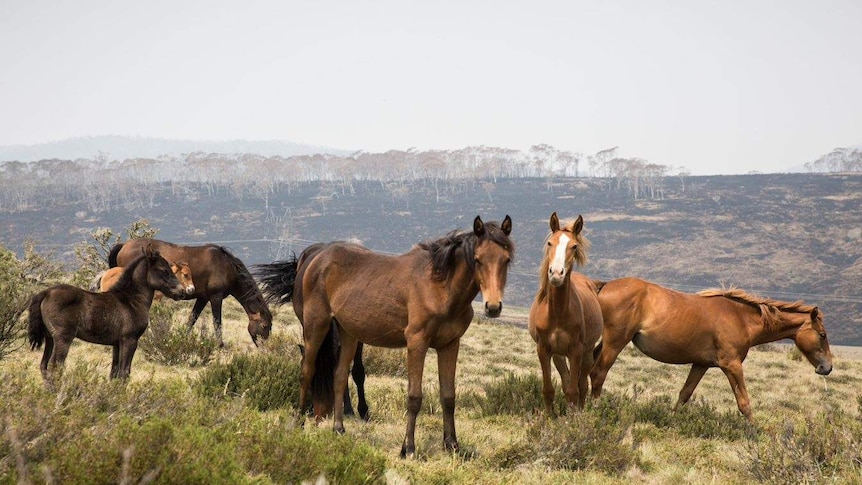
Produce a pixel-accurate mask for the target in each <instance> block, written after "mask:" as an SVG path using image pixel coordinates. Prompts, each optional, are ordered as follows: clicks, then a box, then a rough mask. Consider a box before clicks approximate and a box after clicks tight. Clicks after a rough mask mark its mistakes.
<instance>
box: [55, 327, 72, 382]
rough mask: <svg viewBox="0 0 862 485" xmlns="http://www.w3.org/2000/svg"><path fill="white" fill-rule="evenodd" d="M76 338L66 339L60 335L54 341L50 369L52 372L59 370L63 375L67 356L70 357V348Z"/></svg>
mask: <svg viewBox="0 0 862 485" xmlns="http://www.w3.org/2000/svg"><path fill="white" fill-rule="evenodd" d="M72 340H74V337H71V338H70V337H66V336H60V335H58V336H57V338H55V339H54V352H53V353H52V354H51V361H50V364H49V365H50V367H51V370H52V371H54V370H57V371H59V372H60V373H62V370H63V366H64V365H65V364H66V356H68V355H69V347H70V346H71V345H72Z"/></svg>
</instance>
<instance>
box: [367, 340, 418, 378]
mask: <svg viewBox="0 0 862 485" xmlns="http://www.w3.org/2000/svg"><path fill="white" fill-rule="evenodd" d="M362 349H363V350H362V364H363V365H364V366H365V372H366V373H367V374H368V375H373V376H388V377H402V378H405V379H406V378H407V350H406V349H387V348H383V347H372V346H370V345H364V346H363V347H362Z"/></svg>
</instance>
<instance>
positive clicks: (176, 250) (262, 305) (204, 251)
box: [108, 238, 272, 346]
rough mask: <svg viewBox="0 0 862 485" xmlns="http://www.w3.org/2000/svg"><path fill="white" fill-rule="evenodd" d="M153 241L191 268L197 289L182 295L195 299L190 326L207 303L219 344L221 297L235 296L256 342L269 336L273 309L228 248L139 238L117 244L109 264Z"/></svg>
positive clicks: (122, 260) (123, 262) (121, 262)
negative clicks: (189, 293) (186, 244)
mask: <svg viewBox="0 0 862 485" xmlns="http://www.w3.org/2000/svg"><path fill="white" fill-rule="evenodd" d="M150 244H152V245H153V247H154V248H155V249H157V250H158V251H160V252H161V253H162V254H163V255H164V256H165V257H166V258H168V259H170V260H173V261H185V262H187V263H188V265H189V267H190V268H194V271H193V272H192V280H193V283H194V292H193V293H192V294H191V295H188V296H186V297H185V298H183V299H194V300H195V305H194V308H192V312H191V314H190V315H189V319H188V322H187V326H188V328H189V329H191V328H192V327H193V326H194V324H195V322H196V321H197V319H198V317H199V316H200V314H201V312H202V311H203V309H204V307H205V306H206V304H207V303H209V304H210V308H211V309H212V314H213V327H214V328H215V333H216V336H217V338H218V341H219V344H220V345H221V346H224V340H223V339H222V301H223V300H224V299H225V298H227V297H228V296H233V297H234V298H236V299H237V301H239V303H240V305H242V308H243V309H244V310H245V313H246V315H248V333H249V335H251V339H252V341H253V342H254V343H255V345H257V343H258V338H263V339H266V338H267V337H269V333H270V331H271V329H272V313H270V311H269V307H268V306H267V304H266V301H264V298H263V295H262V294H261V292H260V290H259V289H258V287H257V282H255V280H254V277H252V275H251V273H249V271H248V269H247V268H246V267H245V265H244V264H243V262H242V261H240V259H239V258H237V257H236V256H234V255H233V254H231V252H230V251H228V250H227V249H226V248H224V247H222V246H217V245H215V244H206V245H203V246H182V245H179V244H173V243H169V242H166V241H160V240H158V239H150V238H139V239H131V240H129V241H126V242H125V243H118V244H115V245H114V247H113V248H111V252H110V254H109V255H108V266H110V267H112V268H113V267H115V266H126V264H128V262H129V261H131V259H132V258H134V255H135V254H137V253H138V252H139V251H140V248H142V247H146V246H147V245H150Z"/></svg>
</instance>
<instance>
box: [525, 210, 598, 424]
mask: <svg viewBox="0 0 862 485" xmlns="http://www.w3.org/2000/svg"><path fill="white" fill-rule="evenodd" d="M549 225H550V228H551V232H550V234H549V235H548V237H547V238H546V239H545V246H544V256H543V257H542V264H541V265H540V266H539V291H538V292H537V293H536V297H535V299H534V300H533V305H532V306H531V307H530V317H529V327H528V328H529V331H530V336H531V337H533V340H534V341H535V342H536V353H537V354H538V356H539V364H540V365H541V367H542V397H543V398H544V401H545V411H546V413H547V414H548V415H549V416H552V417H553V416H555V415H556V412H555V411H554V385H553V383H552V382H551V359H552V358H553V361H554V365H555V366H556V368H557V371H558V372H559V373H560V381H561V383H562V387H563V392H564V393H565V395H566V400H567V401H568V402H569V405H570V406H575V405H577V407H578V409H583V408H584V404H585V402H586V398H587V393H588V392H589V386H588V385H587V377H588V375H589V373H590V369H591V368H592V366H593V349H594V347H595V345H596V342H597V341H598V339H599V337H600V336H601V334H602V309H601V307H600V306H599V301H598V297H597V289H596V286H595V284H594V283H593V282H592V280H590V279H589V278H587V277H586V276H584V275H582V274H580V273H577V272H575V271H574V265H575V264H577V265H578V266H582V265H584V264H586V262H587V251H588V250H589V247H590V242H589V240H588V239H587V238H586V237H584V235H583V233H582V232H581V231H582V229H583V227H584V218H583V217H582V216H578V218H577V219H576V220H575V221H572V222H569V223H567V224H565V225H562V226H561V225H560V220H559V218H558V217H557V213H556V212H554V213H553V214H551V218H550V220H549ZM566 359H568V364H567V362H566ZM570 369H571V370H570Z"/></svg>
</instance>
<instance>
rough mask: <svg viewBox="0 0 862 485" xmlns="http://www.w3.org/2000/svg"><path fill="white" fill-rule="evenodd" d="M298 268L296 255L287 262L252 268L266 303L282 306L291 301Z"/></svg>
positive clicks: (276, 262)
mask: <svg viewBox="0 0 862 485" xmlns="http://www.w3.org/2000/svg"><path fill="white" fill-rule="evenodd" d="M298 267H299V264H298V263H297V259H296V255H292V256H291V257H290V258H288V259H287V260H283V261H275V262H272V263H269V264H258V265H255V266H254V275H255V276H256V277H257V278H258V281H259V282H260V286H261V293H263V298H264V299H265V300H266V302H267V303H274V304H277V305H284V304H286V303H290V302H291V301H292V300H293V285H294V283H296V271H297V269H298Z"/></svg>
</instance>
